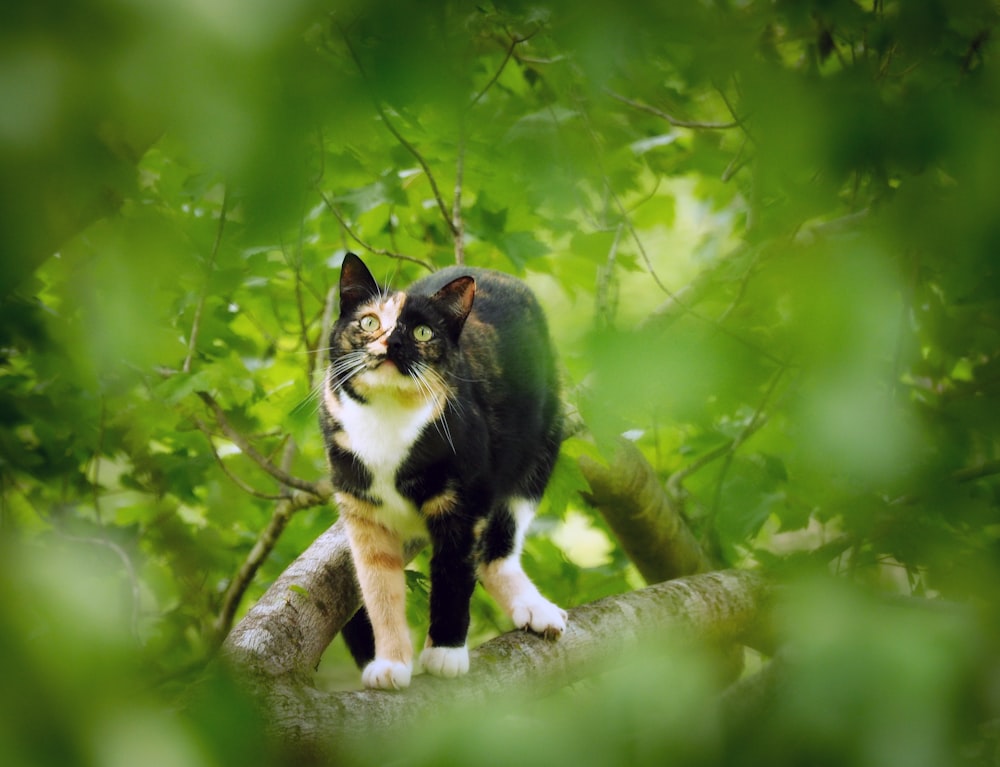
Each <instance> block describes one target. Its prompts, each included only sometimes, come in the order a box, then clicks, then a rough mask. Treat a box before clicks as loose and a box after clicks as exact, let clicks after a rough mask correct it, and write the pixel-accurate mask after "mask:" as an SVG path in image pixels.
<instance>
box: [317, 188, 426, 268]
mask: <svg viewBox="0 0 1000 767" xmlns="http://www.w3.org/2000/svg"><path fill="white" fill-rule="evenodd" d="M319 196H320V197H322V198H323V203H324V204H325V205H326V207H327V209H328V210H329V211H330V212H331V213H332V214H333V216H334V218H336V219H337V222H338V223H339V224H340V225H341V227H343V229H344V231H345V232H347V236H348V237H350V238H351V239H352V240H354V241H355V242H356V243H357V244H358V245H360V246H361V247H362V248H364V249H365V250H367V251H368V252H369V253H374V254H375V255H376V256H385V257H386V258H395V259H396V260H398V261H409V262H410V263H411V264H418V265H419V266H422V267H423V268H424V269H426V270H427V271H429V272H433V271H434V267H433V265H431V264H430V263H429V262H428V261H423V260H421V259H419V258H415V257H413V256H404V255H403V254H402V253H393V252H392V251H389V250H386V249H385V248H376V247H373V246H372V245H370V244H369V243H367V242H365V241H364V240H362V239H361V238H360V237H359V236H358V235H357V233H356V232H355V231H354V230H353V229H352V228H351V227H350V225H349V224H348V223H347V220H346V219H345V218H344V216H343V214H342V213H341V212H340V209H339V208H337V206H336V205H334V204H333V201H332V200H331V199H330V198H329V197H328V196H327V194H326V193H325V192H323V191H320V193H319Z"/></svg>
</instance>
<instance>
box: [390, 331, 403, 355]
mask: <svg viewBox="0 0 1000 767" xmlns="http://www.w3.org/2000/svg"><path fill="white" fill-rule="evenodd" d="M386 348H387V350H388V352H389V354H390V355H392V354H395V353H397V352H398V351H399V350H400V349H401V348H403V339H402V338H400V336H399V331H395V330H394V331H393V332H392V334H391V335H390V336H389V340H388V341H387V342H386Z"/></svg>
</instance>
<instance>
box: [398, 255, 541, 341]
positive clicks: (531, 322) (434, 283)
mask: <svg viewBox="0 0 1000 767" xmlns="http://www.w3.org/2000/svg"><path fill="white" fill-rule="evenodd" d="M466 276H468V277H472V278H473V279H474V280H475V281H476V296H475V299H474V301H473V303H472V313H471V314H470V317H469V319H470V320H471V321H472V322H471V324H467V328H468V330H470V331H471V332H470V333H468V336H469V338H467V340H472V339H471V336H475V335H478V334H479V332H480V331H487V332H488V331H489V330H491V329H492V330H495V331H499V332H501V333H502V334H503V335H506V336H512V335H513V336H522V335H523V334H524V333H528V334H529V335H531V336H533V337H534V336H537V338H533V339H532V341H533V342H532V344H531V345H532V346H536V345H538V344H543V345H547V344H548V330H547V327H546V322H545V315H544V313H543V312H542V308H541V306H540V305H539V303H538V300H537V299H536V298H535V295H534V293H533V292H532V291H531V288H529V287H528V286H527V285H526V284H525V283H524V282H523V281H521V280H519V279H518V278H517V277H513V276H511V275H509V274H505V273H504V272H498V271H495V270H492V269H483V268H480V267H470V266H449V267H446V268H444V269H441V270H440V271H437V272H434V274H431V275H428V276H427V277H424V278H422V279H420V280H418V281H417V282H415V283H413V284H412V285H411V286H410V287H409V289H408V290H407V291H406V292H407V293H409V294H411V295H420V296H431V295H433V294H434V293H436V292H437V291H438V290H440V289H441V288H443V287H444V286H445V285H447V284H448V283H449V282H451V281H452V280H455V279H458V278H459V277H466ZM481 324H485V325H486V326H488V327H487V328H481V327H480V328H477V326H478V325H481ZM526 340H527V339H525V338H521V341H522V342H524V341H526Z"/></svg>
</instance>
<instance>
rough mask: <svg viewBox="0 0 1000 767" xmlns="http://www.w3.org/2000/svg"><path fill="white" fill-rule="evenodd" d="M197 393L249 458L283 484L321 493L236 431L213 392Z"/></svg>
mask: <svg viewBox="0 0 1000 767" xmlns="http://www.w3.org/2000/svg"><path fill="white" fill-rule="evenodd" d="M196 394H197V395H198V397H199V398H200V399H201V401H202V402H204V403H205V404H206V405H208V407H209V409H210V410H211V411H212V413H213V415H214V416H215V421H216V423H218V424H219V428H220V429H222V431H223V433H225V435H226V436H227V437H229V439H231V440H232V441H233V443H234V444H235V445H236V446H237V447H238V448H239V449H240V450H241V451H243V454H244V455H246V456H247V458H249V459H250V460H251V461H253V462H254V463H256V464H257V465H258V466H260V467H261V468H262V469H263V470H264V471H266V472H267V473H268V474H270V475H271V476H272V477H274V478H275V479H276V480H278V481H279V482H281V483H282V484H283V485H287V486H288V487H294V488H295V489H296V490H302V491H304V492H306V493H312V494H313V495H319V490H318V485H316V484H315V483H313V482H307V481H306V480H304V479H299V478H298V477H296V476H293V475H292V474H289V473H288V472H287V471H284V470H282V469H280V468H278V467H277V466H275V465H274V464H273V463H272V462H271V461H269V460H268V459H267V458H266V457H265V456H263V455H261V454H260V453H259V452H257V449H256V448H255V447H254V446H253V445H251V444H250V442H249V440H247V439H246V438H245V437H244V436H243V435H242V434H240V433H239V432H238V431H236V429H234V428H233V426H232V424H230V423H229V419H228V418H226V414H225V412H224V411H223V409H222V407H221V406H220V405H219V403H218V402H216V401H215V398H214V397H213V396H212V395H211V394H209V393H208V392H205V391H200V392H196Z"/></svg>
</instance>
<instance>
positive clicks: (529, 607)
mask: <svg viewBox="0 0 1000 767" xmlns="http://www.w3.org/2000/svg"><path fill="white" fill-rule="evenodd" d="M510 617H511V620H513V621H514V625H515V626H517V627H518V628H519V629H531V630H532V631H534V632H535V633H536V634H541V635H542V636H543V637H545V638H546V639H558V638H559V637H561V636H562V633H563V632H564V631H565V630H566V611H565V610H563V609H562V608H561V607H557V606H556V605H554V604H552V603H551V602H550V601H549V600H547V599H545V598H544V597H541V596H539V597H537V598H534V599H519V600H515V601H514V604H513V605H511V611H510Z"/></svg>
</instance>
